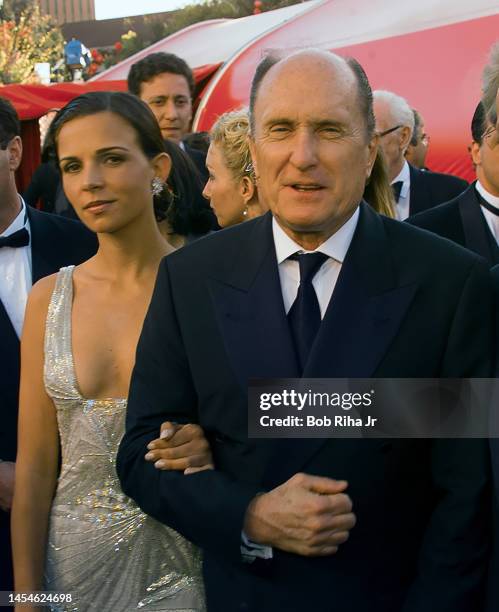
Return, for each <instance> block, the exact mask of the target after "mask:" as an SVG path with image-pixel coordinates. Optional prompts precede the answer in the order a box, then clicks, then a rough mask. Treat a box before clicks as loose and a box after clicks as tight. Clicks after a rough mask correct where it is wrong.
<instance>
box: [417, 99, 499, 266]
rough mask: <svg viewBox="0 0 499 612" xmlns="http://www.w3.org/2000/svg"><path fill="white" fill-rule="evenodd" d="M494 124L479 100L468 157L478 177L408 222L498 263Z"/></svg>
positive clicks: (498, 160)
mask: <svg viewBox="0 0 499 612" xmlns="http://www.w3.org/2000/svg"><path fill="white" fill-rule="evenodd" d="M493 132H494V126H493V125H492V124H491V122H490V120H489V119H487V117H486V116H485V110H484V107H483V104H482V103H481V102H479V103H478V106H477V107H476V110H475V113H474V115H473V119H472V121H471V136H472V143H471V148H470V152H471V157H472V159H473V163H474V166H475V169H476V176H477V180H476V181H475V182H474V183H473V184H472V185H470V187H468V189H466V191H464V192H463V193H462V194H460V195H459V196H457V198H454V199H453V200H451V201H450V202H446V203H444V204H440V205H439V206H436V207H435V208H432V209H430V210H426V211H424V212H422V213H419V214H418V215H415V216H414V217H410V218H409V220H408V221H409V223H412V224H413V225H417V226H418V227H422V228H423V229H427V230H429V231H430V232H434V233H435V234H438V235H439V236H443V237H444V238H448V239H449V240H452V241H453V242H457V244H460V245H462V246H464V247H466V248H467V249H470V250H471V251H474V252H475V253H478V255H481V256H482V257H483V258H485V259H486V260H487V261H488V263H489V265H490V266H494V265H496V264H499V146H495V145H494V146H493V145H492V143H491V137H492V136H493Z"/></svg>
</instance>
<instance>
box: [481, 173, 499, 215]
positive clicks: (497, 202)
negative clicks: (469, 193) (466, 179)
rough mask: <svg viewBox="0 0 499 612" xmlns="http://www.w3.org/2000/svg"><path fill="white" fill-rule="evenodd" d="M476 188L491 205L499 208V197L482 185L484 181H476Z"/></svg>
mask: <svg viewBox="0 0 499 612" xmlns="http://www.w3.org/2000/svg"><path fill="white" fill-rule="evenodd" d="M476 190H477V191H478V193H479V194H480V195H481V196H482V198H483V199H484V200H485V201H486V202H488V203H489V204H490V205H491V206H493V207H494V208H499V197H498V196H495V195H492V194H491V193H489V192H488V191H487V190H486V189H485V187H484V186H483V185H482V183H480V181H478V180H477V182H476Z"/></svg>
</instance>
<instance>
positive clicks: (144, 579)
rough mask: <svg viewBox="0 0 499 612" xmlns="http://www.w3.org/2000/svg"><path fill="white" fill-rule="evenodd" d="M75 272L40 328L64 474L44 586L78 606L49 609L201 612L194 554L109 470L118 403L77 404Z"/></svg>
mask: <svg viewBox="0 0 499 612" xmlns="http://www.w3.org/2000/svg"><path fill="white" fill-rule="evenodd" d="M72 277H73V267H68V268H63V269H62V270H61V271H60V272H59V274H58V276H57V281H56V285H55V288H54V292H53V294H52V298H51V302H50V306H49V311H48V316H47V324H46V330H45V369H44V378H45V387H46V389H47V392H48V394H49V395H50V397H51V398H52V400H53V402H54V405H55V407H56V410H57V422H58V426H59V436H60V442H61V455H62V456H61V470H60V476H59V480H58V483H57V490H56V494H55V498H54V501H53V505H52V510H51V514H50V526H49V538H48V546H47V561H46V571H45V574H46V584H45V588H46V589H47V590H50V591H59V592H64V593H72V594H73V596H75V597H77V598H78V600H77V601H76V602H75V603H74V604H71V605H65V606H62V607H53V608H52V609H53V610H58V611H59V610H64V611H69V610H74V611H76V610H78V611H79V612H83V611H90V610H95V611H99V612H121V611H123V612H124V611H128V610H147V611H149V610H177V611H183V612H194V611H195V612H200V611H202V610H205V605H204V591H203V584H202V578H201V558H200V554H199V551H198V550H197V549H196V548H195V547H194V546H193V545H192V544H191V543H190V542H188V541H187V540H185V539H184V538H183V537H182V536H180V535H179V534H178V533H176V532H175V531H173V530H172V529H170V528H168V527H166V526H165V525H162V524H161V523H159V522H157V521H155V520H154V519H152V518H151V517H149V516H147V515H145V514H144V513H143V512H142V511H141V510H140V509H139V508H138V507H137V505H136V504H135V503H134V502H133V501H132V500H131V499H130V498H128V497H126V496H125V495H124V494H123V493H122V491H121V488H120V484H119V481H118V477H117V476H116V472H115V460H116V453H117V450H118V444H119V442H120V440H121V437H122V435H123V433H124V425H125V410H126V400H125V399H105V400H91V399H85V398H83V397H82V396H81V394H80V392H79V390H78V385H77V381H76V377H75V371H74V364H73V355H72V349H71V308H72V300H73V281H72Z"/></svg>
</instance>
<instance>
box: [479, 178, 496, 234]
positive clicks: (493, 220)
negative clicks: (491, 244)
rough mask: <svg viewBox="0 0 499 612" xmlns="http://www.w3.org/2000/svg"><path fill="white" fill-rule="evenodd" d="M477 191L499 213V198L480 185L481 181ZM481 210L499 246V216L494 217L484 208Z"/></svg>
mask: <svg viewBox="0 0 499 612" xmlns="http://www.w3.org/2000/svg"><path fill="white" fill-rule="evenodd" d="M476 190H477V191H478V193H479V194H480V195H481V196H482V198H483V199H484V200H485V201H486V202H488V203H489V204H490V205H491V206H493V207H494V208H497V212H498V213H499V197H497V196H495V195H492V194H491V193H489V192H488V191H487V190H486V189H485V187H484V186H483V185H482V183H480V181H477V182H476ZM480 209H481V211H482V213H483V216H484V217H485V221H487V225H488V226H489V228H490V231H491V232H492V236H494V238H495V240H496V242H497V244H498V245H499V216H497V215H494V213H492V212H490V210H487V209H486V208H485V207H484V206H480Z"/></svg>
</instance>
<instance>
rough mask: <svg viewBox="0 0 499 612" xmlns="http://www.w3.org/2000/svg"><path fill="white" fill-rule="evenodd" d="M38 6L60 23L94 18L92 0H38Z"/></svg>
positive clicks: (93, 3) (93, 2)
mask: <svg viewBox="0 0 499 612" xmlns="http://www.w3.org/2000/svg"><path fill="white" fill-rule="evenodd" d="M39 3H40V8H41V9H42V12H43V13H45V14H46V15H51V16H52V17H53V18H54V19H55V21H56V22H57V23H58V24H59V25H62V24H64V23H73V22H74V21H93V20H95V1H94V0H39Z"/></svg>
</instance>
